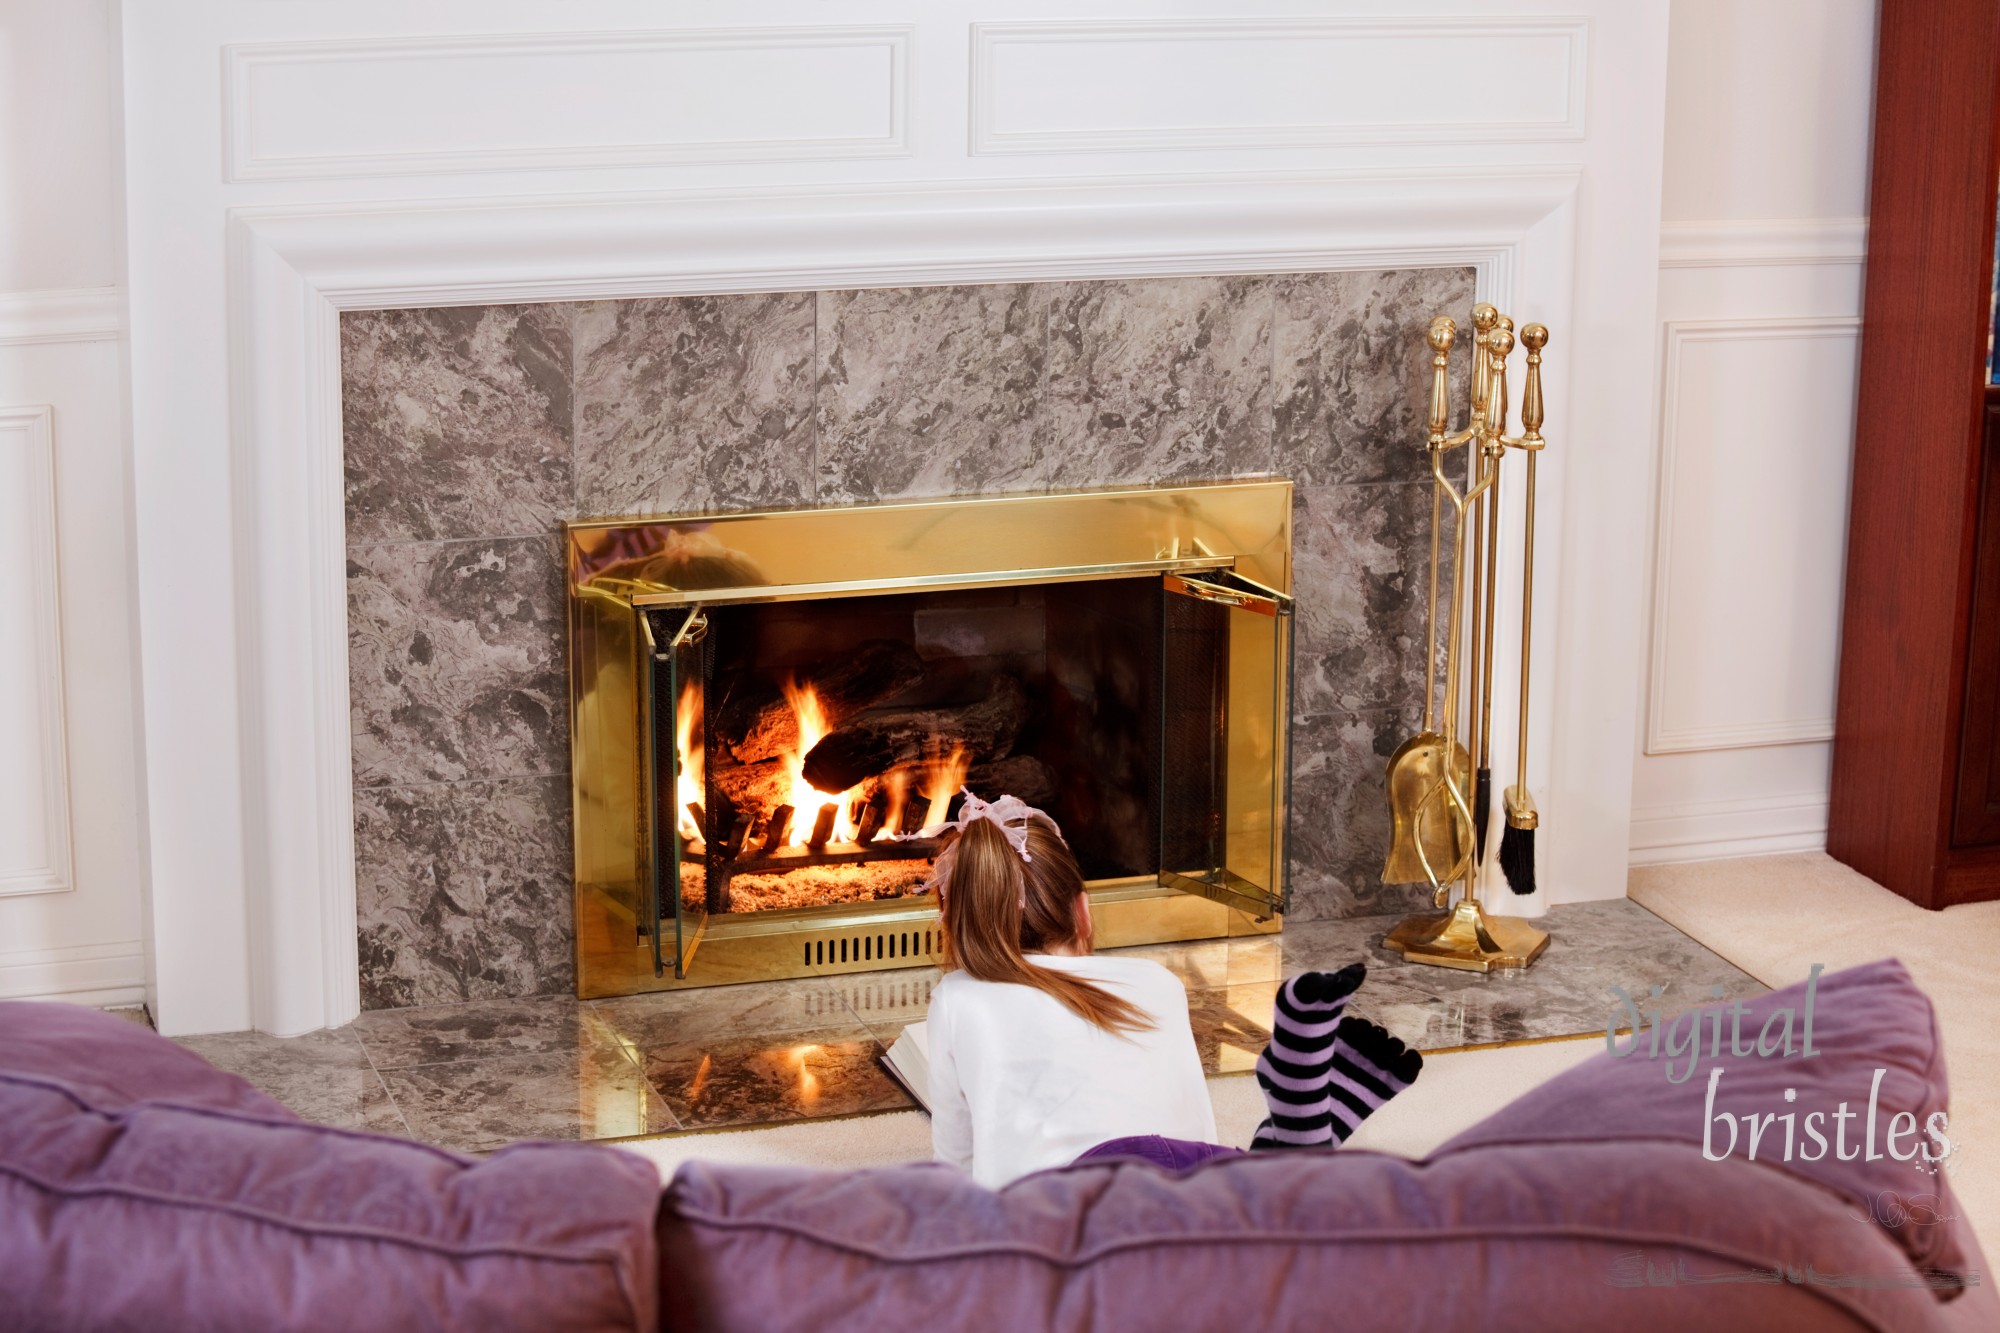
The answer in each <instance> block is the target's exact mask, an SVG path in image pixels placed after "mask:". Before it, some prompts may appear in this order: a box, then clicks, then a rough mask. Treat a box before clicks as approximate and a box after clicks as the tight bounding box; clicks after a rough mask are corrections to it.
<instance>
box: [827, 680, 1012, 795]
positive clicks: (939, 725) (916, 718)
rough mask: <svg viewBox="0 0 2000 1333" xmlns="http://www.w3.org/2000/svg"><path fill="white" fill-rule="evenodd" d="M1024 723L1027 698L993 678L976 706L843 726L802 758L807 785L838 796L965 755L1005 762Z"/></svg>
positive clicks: (867, 716)
mask: <svg viewBox="0 0 2000 1333" xmlns="http://www.w3.org/2000/svg"><path fill="white" fill-rule="evenodd" d="M1027 717H1028V696H1027V693H1026V691H1024V690H1023V689H1022V688H1021V684H1020V682H1019V681H1017V680H1015V679H1014V678H1013V677H1012V676H1000V677H997V678H995V680H994V682H993V688H992V690H991V691H989V692H988V694H987V696H986V697H985V698H984V699H982V700H980V701H979V702H978V703H976V704H970V705H968V706H966V707H963V708H902V709H893V710H884V711H881V712H876V713H864V714H862V715H860V716H859V717H856V718H853V719H851V720H850V721H847V722H845V723H843V724H841V725H840V726H839V727H837V728H835V730H834V731H833V732H832V733H830V734H829V735H828V736H827V737H826V738H825V739H824V740H822V741H820V743H819V744H817V745H815V746H813V748H812V750H811V752H809V753H808V754H807V755H806V758H805V779H806V781H807V782H810V783H811V784H812V785H813V786H814V787H815V788H817V789H818V790H820V791H823V792H842V791H846V790H847V789H848V788H850V787H853V786H855V785H857V784H859V783H861V782H862V781H864V780H866V779H868V778H871V777H874V776H875V775H876V774H878V773H887V772H888V771H889V770H891V769H893V768H897V767H899V766H902V765H907V764H917V763H921V762H925V761H928V760H932V759H935V758H936V757H937V756H938V755H939V754H940V753H942V752H945V751H949V750H952V749H963V750H964V751H965V753H966V755H967V757H968V758H970V759H971V760H972V761H973V762H975V763H977V762H980V761H983V760H993V759H999V758H1003V757H1004V756H1005V755H1006V754H1007V753H1008V752H1009V751H1011V750H1012V749H1013V748H1014V740H1015V737H1017V736H1018V735H1020V732H1021V726H1022V724H1023V723H1024V722H1026V721H1027Z"/></svg>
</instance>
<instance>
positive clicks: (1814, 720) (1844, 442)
mask: <svg viewBox="0 0 2000 1333" xmlns="http://www.w3.org/2000/svg"><path fill="white" fill-rule="evenodd" d="M1875 19H1876V5H1875V3H1874V0H1760V3H1757V4H1745V3H1742V2H1741V0H1675V4H1674V9H1673V16H1672V23H1671V27H1670V30H1669V31H1670V50H1669V57H1668V85H1667V86H1668V94H1667V96H1668V108H1667V109H1668V116H1667V152H1666V180H1665V188H1664V193H1663V201H1662V213H1663V216H1664V217H1665V219H1666V222H1665V224H1664V225H1663V226H1662V228H1661V253H1660V265H1661V267H1660V305H1659V318H1660V321H1661V323H1660V331H1659V340H1660V351H1659V356H1660V358H1661V364H1662V367H1663V374H1662V382H1661V389H1660V398H1659V401H1658V403H1657V405H1656V410H1655V415H1654V435H1655V441H1654V442H1655V449H1656V459H1655V469H1656V478H1657V485H1656V489H1655V493H1654V497H1653V499H1654V513H1653V541H1654V567H1653V587H1652V589H1651V592H1650V606H1649V617H1648V618H1649V624H1650V643H1649V653H1648V662H1647V671H1646V677H1645V681H1644V685H1643V687H1644V693H1645V703H1644V706H1643V708H1642V710H1641V724H1640V736H1639V740H1640V752H1639V754H1638V756H1637V758H1636V760H1635V763H1634V771H1633V785H1632V855H1633V860H1634V861H1636V862H1659V861H1690V860H1705V859H1709V858H1713V857H1719V856H1741V855H1750V854H1761V853H1772V852H1785V851H1799V850H1805V849H1811V848H1818V847H1823V846H1825V843H1826V804H1827V780H1828V773H1829V766H1830V757H1831V750H1832V747H1831V742H1830V741H1829V740H1828V739H1827V737H1829V736H1830V735H1831V734H1832V715H1833V686H1834V679H1835V669H1836V659H1837V653H1838V649H1839V638H1840V606H1841V596H1842V583H1843V580H1844V577H1845V569H1844V542H1845V532H1846V527H1847V504H1846V496H1847V479H1848V463H1849V457H1850V454H1851V449H1852V436H1853V420H1854V391H1855V371H1856V364H1857V356H1858V331H1859V325H1860V314H1861V277H1862V263H1863V260H1864V258H1865V256H1866V253H1867V227H1866V220H1865V219H1864V218H1862V217H1861V216H1859V215H1860V214H1861V212H1862V210H1864V209H1865V208H1866V206H1867V182H1868V142H1869V136H1870V132H1871V129H1870V126H1871V107H1870V88H1871V86H1872V83H1873V65H1874V38H1875Z"/></svg>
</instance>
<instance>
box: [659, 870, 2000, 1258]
mask: <svg viewBox="0 0 2000 1333" xmlns="http://www.w3.org/2000/svg"><path fill="white" fill-rule="evenodd" d="M1631 895H1632V897H1633V898H1634V899H1635V900H1637V901H1638V902H1639V903H1641V904H1642V905H1644V906H1645V907H1647V908H1649V909H1651V910H1652V911H1654V912H1656V913H1658V914H1659V915H1660V916H1662V917H1664V918H1666V919H1667V920H1668V921H1670V922H1672V923H1673V924H1674V925H1676V926H1678V927H1679V928H1680V929H1682V930H1684V931H1686V932H1687V933H1688V934H1689V935H1692V936H1694V937H1695V938H1696V939H1698V940H1700V941H1701V942H1702V943H1703V944H1706V945H1707V946H1708V947H1710V948H1711V949H1714V950H1715V951H1716V952H1717V953H1719V954H1721V955H1722V956H1723V957H1724V958H1727V959H1728V960H1729V961H1730V962H1732V963H1734V964H1736V965H1737V966H1738V967H1740V968H1742V969H1743V970H1744V971H1746V972H1748V973H1750V974H1751V975H1752V976H1754V977H1756V978H1757V979H1758V980H1760V981H1763V982H1765V983H1766V984H1768V985H1770V986H1773V987H1778V986H1788V985H1790V984H1791V983H1793V982H1795V981H1800V980H1803V979H1804V978H1805V976H1806V974H1807V972H1808V971H1810V970H1811V968H1812V965H1813V964H1814V963H1824V964H1826V966H1827V969H1828V970H1829V971H1838V970H1839V969H1841V968H1843V967H1852V966H1855V965H1856V964H1859V963H1865V962H1870V961H1872V960H1874V959H1876V958H1881V957H1883V956H1885V955H1893V956H1896V957H1899V958H1901V959H1902V960H1903V962H1904V964H1905V965H1906V966H1907V967H1908V968H1909V969H1910V972H1911V974H1912V975H1914V976H1915V977H1916V979H1917V982H1918V984H1919V985H1921V986H1922V987H1923V988H1924V990H1925V991H1927V992H1928V993H1929V994H1930V997H1931V999H1932V1001H1933V1002H1934V1003H1935V1004H1936V1005H1937V1009H1938V1015H1939V1019H1940V1023H1941V1026H1942V1028H1943V1031H1944V1041H1945V1058H1946V1059H1947V1061H1948V1062H1949V1064H1950V1068H1951V1083H1952V1105H1951V1136H1952V1139H1953V1141H1954V1142H1955V1143H1959V1144H1962V1145H1963V1146H1962V1147H1961V1148H1960V1149H1959V1151H1958V1152H1956V1153H1954V1154H1953V1157H1952V1159H1951V1168H1950V1175H1949V1179H1950V1181H1951V1185H1952V1189H1953V1190H1954V1191H1955V1192H1956V1193H1957V1195H1958V1198H1959V1202H1960V1206H1961V1207H1962V1208H1963V1210H1964V1212H1965V1215H1966V1217H1967V1219H1968V1220H1969V1221H1970V1222H1971V1223H1972V1225H1973V1227H1974V1229H1975V1230H1976V1231H1977V1232H1978V1233H1979V1235H1980V1236H1982V1237H2000V1027H1996V1024H1995V1022H1994V1016H1993V1013H1992V1008H1993V1006H1994V1005H1995V1004H1996V1003H2000V981H1996V979H1995V976H1994V971H1993V969H1994V967H1995V960H1996V959H2000V903H1984V904H1979V905H1976V906H1970V907H1955V908H1952V909H1950V910H1949V911H1945V912H1926V911H1924V910H1922V909H1921V908H1918V907H1914V906H1912V905H1911V904H1909V903H1907V902H1905V901H1903V900H1902V899H1901V898H1898V897H1897V896H1896V895H1894V894H1892V893H1890V892H1889V891H1888V890H1887V889H1884V888H1882V887H1880V886H1879V885H1876V884H1875V883H1873V882H1871V881H1869V880H1867V879H1864V878H1862V877H1861V876H1860V875H1857V874H1855V873H1854V872H1853V871H1851V870H1849V869H1847V867H1845V866H1843V865H1841V864H1839V863H1838V862H1836V861H1834V860H1833V859H1831V858H1830V857H1827V856H1825V855H1822V854H1818V853H1813V854H1807V855H1799V856H1775V857H1762V858H1755V859H1747V860H1738V861H1708V862H1701V863H1697V864H1693V865H1675V866H1651V867H1645V868H1642V869H1639V870H1635V871H1633V872H1632V879H1631ZM1599 1042H1600V1039H1599V1038H1595V1037H1590V1038H1583V1039H1579V1040H1575V1041H1560V1042H1548V1043H1544V1044H1541V1045H1533V1046H1512V1047H1501V1048H1496V1049H1489V1050H1478V1051H1460V1052H1455V1053H1451V1054H1444V1055H1434V1056H1430V1057H1428V1058H1427V1059H1426V1060H1425V1063H1424V1075H1423V1077H1422V1078H1421V1079H1419V1080H1418V1081H1417V1083H1416V1085H1415V1086H1414V1087H1412V1088H1411V1089H1410V1090H1409V1091H1408V1092H1406V1093H1404V1094H1403V1095H1402V1096H1401V1097H1398V1098H1397V1099H1396V1100H1395V1101H1393V1102H1391V1103H1390V1104H1389V1105H1388V1106H1386V1107H1384V1108H1383V1109H1382V1110H1381V1111H1380V1112H1378V1113H1377V1114H1376V1115H1375V1116H1374V1118H1373V1119H1371V1120H1369V1122H1368V1123H1367V1124H1366V1125H1364V1126H1362V1129H1361V1132H1360V1133H1359V1134H1357V1135H1356V1136H1355V1140H1354V1141H1355V1144H1356V1145H1357V1146H1360V1147H1367V1148H1374V1149H1378V1150H1380V1151H1383V1152H1393V1153H1399V1154H1401V1155H1404V1156H1409V1157H1418V1156H1422V1155H1423V1154H1424V1153H1426V1152H1428V1151H1430V1150H1431V1149H1432V1148H1434V1147H1436V1146H1437V1145H1438V1144H1440V1143H1443V1142H1444V1141H1445V1140H1446V1139H1448V1138H1450V1137H1451V1136H1452V1135H1454V1134H1456V1133H1458V1132H1459V1131H1460V1130H1462V1129H1465V1128H1467V1127H1469V1126H1471V1125H1473V1124H1476V1123H1478V1122H1479V1121H1480V1120H1483V1119H1485V1118H1486V1117H1487V1116H1488V1115H1491V1114H1492V1113H1493V1112H1495V1111H1497V1110H1499V1109H1500V1108H1501V1107H1503V1106H1505V1105H1506V1104H1507V1103H1508V1102H1510V1101H1512V1100H1513V1099H1514V1098H1515V1097H1517V1096H1519V1095H1520V1094H1521V1093H1523V1092H1526V1091H1527V1090H1528V1089H1530V1088H1532V1087H1535V1086H1536V1085H1537V1084H1539V1083H1541V1082H1542V1081H1543V1080H1545V1079H1548V1078H1551V1077H1553V1076H1554V1075H1556V1074H1559V1073H1561V1072H1562V1071H1563V1070H1565V1069H1568V1068H1570V1067H1571V1066H1572V1065H1575V1064H1577V1063H1579V1062H1580V1061H1582V1060H1585V1059H1588V1058H1589V1057H1590V1056H1591V1055H1592V1054H1594V1053H1595V1052H1597V1051H1599V1050H1602V1049H1603V1047H1602V1046H1601V1045H1600V1044H1599ZM1209 1095H1210V1096H1211V1097H1212V1098H1213V1099H1214V1101H1215V1118H1216V1125H1217V1128H1218V1130H1219V1131H1220V1137H1221V1138H1222V1140H1223V1141H1224V1142H1226V1143H1235V1144H1244V1143H1248V1142H1249V1139H1250V1134H1251V1132H1252V1131H1253V1130H1254V1129H1255V1128H1256V1125H1257V1121H1258V1120H1260V1119H1261V1118H1262V1117H1263V1114H1264V1110H1263V1103H1262V1100H1261V1099H1260V1098H1259V1097H1258V1094H1257V1084H1256V1080H1254V1079H1252V1078H1250V1077H1248V1076H1247V1075H1233V1076H1226V1077H1221V1078H1214V1079H1211V1080H1209ZM619 1146H621V1147H623V1148H626V1149H627V1150H629V1151H631V1152H635V1153H638V1154H640V1155H641V1156H644V1157H646V1158H648V1159H649V1160H651V1161H652V1162H654V1163H655V1164H657V1165H658V1167H659V1169H660V1172H661V1175H662V1177H663V1178H664V1177H666V1176H670V1175H672V1174H673V1170H674V1168H675V1167H676V1166H678V1165H680V1163H682V1162H684V1161H689V1160H692V1159H702V1160H707V1161H717V1162H739V1163H755V1164H763V1165H789V1166H826V1167H854V1166H880V1165H886V1164H888V1163H892V1162H908V1161H918V1160H922V1159H924V1158H927V1157H929V1156H930V1122H929V1120H927V1119H926V1118H925V1117H924V1116H923V1115H921V1114H919V1113H918V1112H915V1111H906V1112H901V1113H898V1114H895V1115H882V1116H865V1117H856V1118H853V1119H847V1120H830V1121H819V1122H807V1123H803V1124H794V1125H784V1126H779V1127H776V1128H771V1129H754V1130H740V1131H734V1132H729V1131H722V1132H716V1133H708V1134H684V1135H677V1136H672V1137H667V1138H658V1139H650V1140H638V1141H631V1142H627V1143H623V1144H620V1145H619Z"/></svg>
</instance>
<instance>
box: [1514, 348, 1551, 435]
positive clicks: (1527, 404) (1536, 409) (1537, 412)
mask: <svg viewBox="0 0 2000 1333" xmlns="http://www.w3.org/2000/svg"><path fill="white" fill-rule="evenodd" d="M1548 345H1549V329H1548V326H1547V325H1546V324H1530V325H1528V326H1527V327H1526V328H1524V329H1522V330H1521V346H1523V347H1525V348H1527V349H1528V380H1527V383H1526V384H1524V385H1522V386H1521V442H1522V443H1523V444H1525V445H1527V446H1528V447H1529V448H1531V449H1532V448H1535V447H1538V446H1540V444H1541V443H1542V349H1543V348H1544V347H1547V346H1548Z"/></svg>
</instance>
